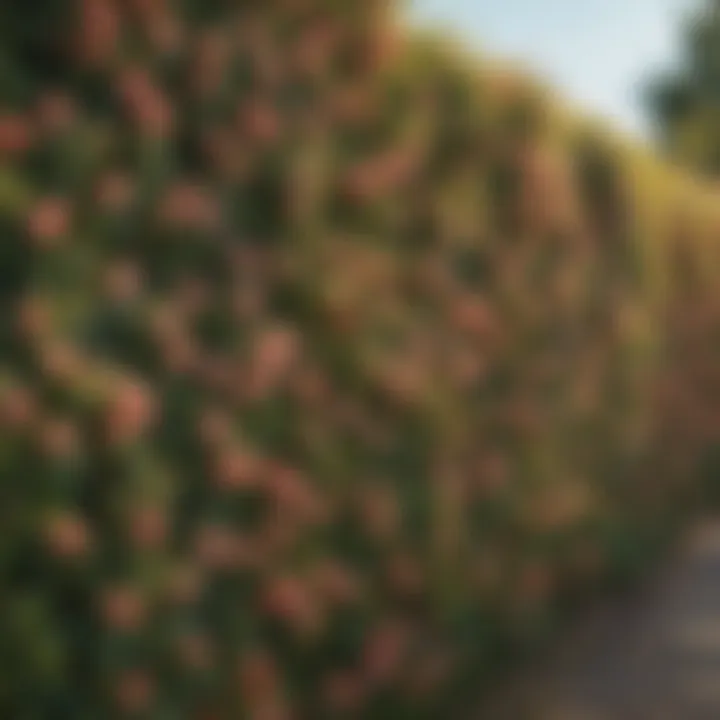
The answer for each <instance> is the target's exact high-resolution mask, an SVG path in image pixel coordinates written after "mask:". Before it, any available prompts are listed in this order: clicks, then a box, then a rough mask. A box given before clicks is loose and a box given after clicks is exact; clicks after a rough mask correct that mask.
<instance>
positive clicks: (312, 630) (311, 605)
mask: <svg viewBox="0 0 720 720" xmlns="http://www.w3.org/2000/svg"><path fill="white" fill-rule="evenodd" d="M261 608H262V611H263V612H264V613H265V614H266V615H268V616H269V617H271V618H273V619H275V620H278V621H280V622H282V623H283V624H285V625H286V626H287V627H288V628H289V629H291V630H293V631H295V632H296V633H298V634H299V635H302V636H308V635H311V636H312V635H316V634H317V632H318V631H319V630H320V629H321V622H322V617H321V615H320V608H319V607H318V605H317V602H316V600H315V598H314V597H313V596H312V594H311V593H310V589H309V586H308V584H307V583H305V582H303V581H302V580H301V579H300V578H297V577H293V576H291V575H279V576H276V577H274V578H271V579H270V580H269V581H268V583H267V585H266V586H265V588H264V589H263V591H262V595H261Z"/></svg>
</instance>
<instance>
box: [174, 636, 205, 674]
mask: <svg viewBox="0 0 720 720" xmlns="http://www.w3.org/2000/svg"><path fill="white" fill-rule="evenodd" d="M177 651H178V655H179V657H180V660H181V661H182V663H183V664H184V665H185V666H186V667H189V668H191V669H192V670H207V669H208V668H210V667H211V666H212V663H213V648H212V644H211V643H210V640H209V639H208V637H207V636H206V635H203V634H200V633H189V634H184V635H182V636H181V637H180V638H179V639H178V643H177Z"/></svg>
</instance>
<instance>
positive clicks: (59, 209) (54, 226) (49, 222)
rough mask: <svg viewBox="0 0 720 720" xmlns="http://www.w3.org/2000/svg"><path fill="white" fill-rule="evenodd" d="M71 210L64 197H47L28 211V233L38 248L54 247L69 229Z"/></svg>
mask: <svg viewBox="0 0 720 720" xmlns="http://www.w3.org/2000/svg"><path fill="white" fill-rule="evenodd" d="M70 223H71V210H70V205H69V203H68V201H67V200H65V199H64V198H58V197H49V198H45V199H43V200H40V201H39V202H38V203H36V205H35V207H34V208H32V210H31V211H30V215H29V217H28V225H27V227H28V234H29V235H30V239H31V240H32V241H33V243H34V244H35V245H37V246H38V247H40V248H51V247H56V246H57V245H58V243H59V241H60V240H61V239H62V238H63V237H64V236H65V235H67V233H68V232H69V230H70Z"/></svg>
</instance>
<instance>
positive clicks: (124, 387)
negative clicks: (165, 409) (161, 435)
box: [106, 379, 158, 443]
mask: <svg viewBox="0 0 720 720" xmlns="http://www.w3.org/2000/svg"><path fill="white" fill-rule="evenodd" d="M157 414H158V408H157V407H156V403H155V400H154V398H153V396H152V394H151V393H150V391H149V390H148V389H147V388H145V387H144V386H143V385H141V384H140V383H139V382H137V381H134V380H130V379H125V380H119V381H118V382H117V385H116V388H115V393H114V396H113V397H112V398H111V400H110V403H109V405H108V408H107V416H106V422H107V430H108V434H109V439H110V441H111V442H120V443H122V442H125V441H127V440H133V439H135V438H137V437H139V436H140V435H142V434H143V433H145V432H146V431H147V430H148V429H149V428H150V426H151V425H152V424H153V422H154V421H155V418H156V417H157Z"/></svg>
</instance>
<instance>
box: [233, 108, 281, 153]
mask: <svg viewBox="0 0 720 720" xmlns="http://www.w3.org/2000/svg"><path fill="white" fill-rule="evenodd" d="M238 118H239V122H240V127H241V129H242V131H243V133H244V134H245V135H246V136H247V139H248V141H249V142H251V143H252V142H254V143H259V144H269V143H273V142H275V141H276V140H277V138H278V136H279V135H280V132H281V126H280V117H279V115H278V112H277V110H276V109H275V108H274V107H273V106H272V105H270V104H269V103H267V102H262V101H259V100H257V101H255V102H251V103H249V104H246V105H244V106H243V107H241V108H240V110H239V112H238Z"/></svg>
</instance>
